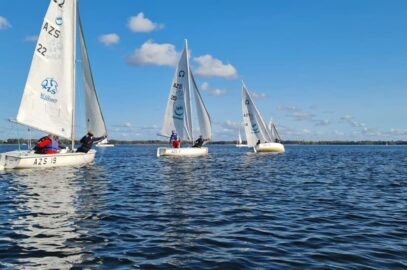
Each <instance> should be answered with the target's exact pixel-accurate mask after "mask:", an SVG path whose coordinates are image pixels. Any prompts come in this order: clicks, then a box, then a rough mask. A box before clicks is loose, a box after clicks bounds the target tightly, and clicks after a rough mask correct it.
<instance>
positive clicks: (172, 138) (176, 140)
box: [169, 130, 181, 148]
mask: <svg viewBox="0 0 407 270" xmlns="http://www.w3.org/2000/svg"><path fill="white" fill-rule="evenodd" d="M169 144H171V145H172V147H173V148H180V146H181V141H180V139H179V137H178V134H177V133H176V132H175V130H173V131H171V136H170V142H169Z"/></svg>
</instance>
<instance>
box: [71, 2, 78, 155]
mask: <svg viewBox="0 0 407 270" xmlns="http://www.w3.org/2000/svg"><path fill="white" fill-rule="evenodd" d="M76 11H77V0H73V14H74V16H73V20H72V26H73V40H72V42H73V45H72V46H73V54H72V55H73V62H72V63H73V67H72V68H73V73H72V80H73V91H72V105H73V106H72V146H71V147H72V151H73V150H74V147H75V111H76V110H75V109H76V20H77V17H76Z"/></svg>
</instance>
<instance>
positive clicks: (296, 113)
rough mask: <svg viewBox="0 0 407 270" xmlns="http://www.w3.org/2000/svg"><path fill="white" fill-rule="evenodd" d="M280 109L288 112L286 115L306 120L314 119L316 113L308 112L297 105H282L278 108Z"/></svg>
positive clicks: (298, 119)
mask: <svg viewBox="0 0 407 270" xmlns="http://www.w3.org/2000/svg"><path fill="white" fill-rule="evenodd" d="M278 109H279V110H280V111H283V112H285V113H286V116H288V117H290V118H293V119H294V120H297V121H306V120H313V118H314V115H313V114H312V113H308V112H305V111H303V110H302V109H300V108H297V107H295V106H282V107H279V108H278Z"/></svg>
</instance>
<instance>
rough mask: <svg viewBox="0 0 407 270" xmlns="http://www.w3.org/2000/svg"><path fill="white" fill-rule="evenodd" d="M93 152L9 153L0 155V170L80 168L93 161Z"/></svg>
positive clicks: (94, 153) (94, 152)
mask: <svg viewBox="0 0 407 270" xmlns="http://www.w3.org/2000/svg"><path fill="white" fill-rule="evenodd" d="M95 155H96V151H95V150H93V149H92V150H90V151H89V152H88V153H76V152H63V153H58V154H49V155H44V154H34V152H33V151H11V152H6V153H1V154H0V170H7V169H34V168H51V167H62V166H81V165H85V164H88V163H91V162H93V161H94V159H95Z"/></svg>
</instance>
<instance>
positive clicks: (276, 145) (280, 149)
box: [242, 83, 285, 153]
mask: <svg viewBox="0 0 407 270" xmlns="http://www.w3.org/2000/svg"><path fill="white" fill-rule="evenodd" d="M242 84H243V85H242V110H243V123H244V129H245V133H246V139H247V145H248V146H249V147H253V150H254V152H269V153H284V152H285V148H284V145H283V144H281V143H280V141H281V139H280V136H279V135H278V133H277V129H276V127H275V125H274V124H273V122H272V121H270V124H269V127H267V125H266V123H265V122H264V120H263V118H262V117H261V115H260V112H259V110H258V109H257V107H256V105H255V104H254V102H253V99H252V97H251V96H250V94H249V92H248V91H247V88H246V86H245V84H244V83H242Z"/></svg>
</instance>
